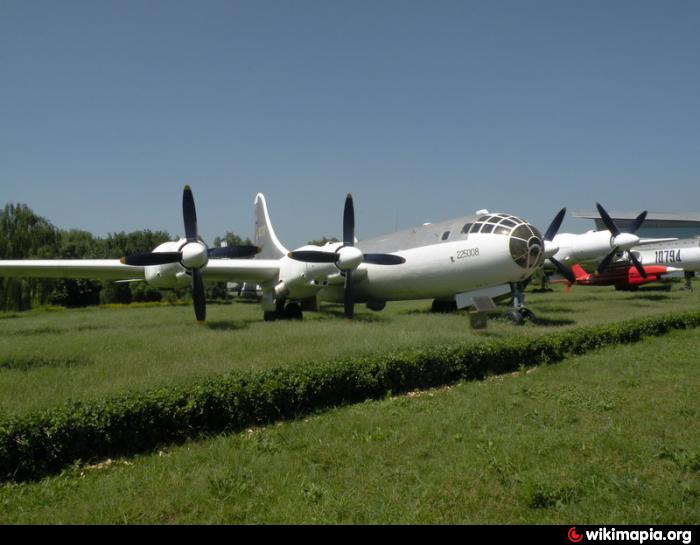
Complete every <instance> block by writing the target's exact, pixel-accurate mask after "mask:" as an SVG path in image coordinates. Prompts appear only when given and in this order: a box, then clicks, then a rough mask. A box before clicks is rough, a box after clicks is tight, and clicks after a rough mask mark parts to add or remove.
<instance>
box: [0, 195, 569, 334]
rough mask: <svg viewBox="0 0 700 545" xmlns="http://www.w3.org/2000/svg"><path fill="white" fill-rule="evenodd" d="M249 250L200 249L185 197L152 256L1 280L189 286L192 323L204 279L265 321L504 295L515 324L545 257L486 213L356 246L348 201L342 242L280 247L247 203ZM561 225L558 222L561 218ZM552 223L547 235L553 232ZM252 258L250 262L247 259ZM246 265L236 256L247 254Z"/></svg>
mask: <svg viewBox="0 0 700 545" xmlns="http://www.w3.org/2000/svg"><path fill="white" fill-rule="evenodd" d="M255 215H256V232H255V244H256V246H227V247H222V248H207V246H206V245H205V244H204V242H203V241H202V240H201V239H200V237H199V235H198V231H197V216H196V212H195V207H194V199H193V197H192V191H191V190H190V188H189V186H185V189H184V192H183V218H184V224H185V238H183V239H180V240H177V241H171V242H166V243H163V244H161V245H159V246H158V247H157V248H155V249H154V250H153V252H151V253H147V254H139V255H132V256H126V257H123V258H122V259H121V260H117V259H85V260H81V259H78V260H20V261H0V276H24V277H63V278H95V279H107V280H145V281H146V282H148V284H150V285H151V286H153V287H156V288H176V287H185V286H188V285H191V286H192V292H193V301H194V309H195V315H196V318H197V321H199V322H203V321H204V319H205V317H206V304H205V298H204V288H203V281H212V282H221V281H228V282H250V283H253V284H259V285H260V286H261V287H262V290H263V297H262V302H261V305H262V308H263V311H264V318H265V320H275V319H279V318H296V319H300V318H301V317H302V309H314V308H316V304H317V301H333V302H343V303H344V311H345V312H344V313H345V316H346V317H347V318H352V316H353V308H354V304H355V303H359V302H363V303H366V304H367V306H368V307H369V308H370V309H373V310H381V309H383V308H384V306H385V305H386V302H387V301H395V300H407V299H434V303H433V310H446V309H451V308H456V307H459V308H463V307H466V306H469V305H470V304H471V303H472V298H473V297H474V296H476V295H495V294H496V293H499V294H502V293H507V291H508V289H510V291H511V293H512V295H513V307H514V308H513V310H511V312H510V313H509V315H510V317H511V319H512V320H513V321H514V322H515V323H522V322H523V320H524V319H525V318H532V317H533V314H532V312H531V311H530V310H529V309H527V308H526V307H525V301H524V295H523V289H524V285H525V283H526V282H527V281H528V280H529V279H530V277H531V276H532V274H533V273H534V272H535V270H536V269H538V268H539V267H541V266H542V263H543V261H544V258H545V252H544V242H543V240H542V236H541V235H540V233H539V231H538V230H537V229H536V228H535V227H534V226H532V225H530V224H529V223H527V222H525V221H523V220H521V219H519V218H517V217H515V216H513V215H511V214H503V213H499V214H492V213H489V212H488V211H486V210H481V211H479V212H477V214H476V215H475V216H465V217H461V218H457V219H453V220H447V221H443V222H440V223H434V224H424V225H422V226H420V227H415V228H413V229H407V230H404V231H399V232H397V233H393V234H389V235H385V236H380V237H376V238H372V239H367V240H363V241H356V239H355V217H354V216H355V215H354V207H353V200H352V196H351V195H349V194H348V196H347V198H346V201H345V211H344V216H343V241H342V242H336V243H328V244H326V245H325V246H322V247H320V246H304V247H301V248H297V249H295V250H293V251H289V250H287V249H286V248H285V247H284V246H283V245H282V244H281V243H280V241H279V239H278V238H277V236H276V235H275V232H274V229H273V228H272V224H271V222H270V218H269V214H268V211H267V206H266V203H265V197H264V196H263V195H262V194H260V193H259V194H258V195H257V196H256V198H255ZM560 223H561V221H560ZM557 228H558V225H557V226H556V227H554V228H552V227H550V229H549V230H548V233H550V232H553V233H556V229H557ZM256 254H257V255H256ZM253 255H255V258H254V259H235V258H242V257H251V256H253Z"/></svg>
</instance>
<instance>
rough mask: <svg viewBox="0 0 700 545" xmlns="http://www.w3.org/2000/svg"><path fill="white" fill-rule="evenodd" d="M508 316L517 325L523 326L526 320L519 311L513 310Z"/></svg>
mask: <svg viewBox="0 0 700 545" xmlns="http://www.w3.org/2000/svg"><path fill="white" fill-rule="evenodd" d="M506 316H508V318H510V320H511V322H513V324H515V325H523V322H524V321H525V318H523V315H522V313H521V312H520V311H519V310H518V309H515V308H514V309H511V310H509V311H508V312H507V313H506Z"/></svg>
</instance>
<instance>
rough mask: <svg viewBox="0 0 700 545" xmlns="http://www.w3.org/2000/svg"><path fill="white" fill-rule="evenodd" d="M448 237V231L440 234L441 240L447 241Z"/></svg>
mask: <svg viewBox="0 0 700 545" xmlns="http://www.w3.org/2000/svg"><path fill="white" fill-rule="evenodd" d="M449 236H450V232H449V231H445V232H444V233H443V234H442V240H447V239H448V238H449Z"/></svg>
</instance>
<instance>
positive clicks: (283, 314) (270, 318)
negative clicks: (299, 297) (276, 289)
mask: <svg viewBox="0 0 700 545" xmlns="http://www.w3.org/2000/svg"><path fill="white" fill-rule="evenodd" d="M284 303H285V301H284V299H280V300H278V301H276V302H275V307H276V308H275V310H266V311H265V312H264V313H263V318H264V320H265V321H266V322H274V321H275V320H301V319H303V318H304V313H303V312H302V311H301V305H299V303H287V305H285V304H284Z"/></svg>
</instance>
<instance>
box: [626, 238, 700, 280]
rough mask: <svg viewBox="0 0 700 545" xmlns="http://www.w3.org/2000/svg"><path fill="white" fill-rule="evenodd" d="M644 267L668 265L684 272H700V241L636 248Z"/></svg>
mask: <svg viewBox="0 0 700 545" xmlns="http://www.w3.org/2000/svg"><path fill="white" fill-rule="evenodd" d="M633 252H634V254H635V255H636V256H637V259H639V261H640V262H641V264H642V265H666V266H668V267H675V268H678V269H683V270H684V271H691V272H700V240H698V239H685V240H679V241H677V242H675V243H674V242H672V243H666V244H663V245H654V246H650V247H644V249H643V250H642V249H641V248H639V247H638V248H635V249H634V250H633Z"/></svg>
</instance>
